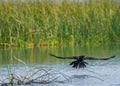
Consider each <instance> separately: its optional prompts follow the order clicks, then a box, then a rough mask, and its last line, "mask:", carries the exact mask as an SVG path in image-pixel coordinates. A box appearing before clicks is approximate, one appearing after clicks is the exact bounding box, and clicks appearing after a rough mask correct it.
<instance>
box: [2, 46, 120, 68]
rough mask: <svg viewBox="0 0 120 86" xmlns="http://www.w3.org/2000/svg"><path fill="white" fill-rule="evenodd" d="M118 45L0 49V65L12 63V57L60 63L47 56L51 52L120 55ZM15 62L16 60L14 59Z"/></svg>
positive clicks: (30, 61) (33, 61)
mask: <svg viewBox="0 0 120 86" xmlns="http://www.w3.org/2000/svg"><path fill="white" fill-rule="evenodd" d="M119 52H120V46H119V45H118V44H117V45H106V46H76V47H71V46H68V47H42V48H19V49H18V48H11V49H1V50H0V66H1V65H5V64H12V63H14V60H13V57H16V58H19V59H21V60H23V61H24V62H25V63H27V64H46V63H53V64H54V63H61V62H64V61H63V60H59V59H56V58H53V57H50V56H49V53H53V54H56V55H60V56H72V55H87V56H94V57H106V56H111V55H117V56H120V53H119ZM15 62H16V61H15Z"/></svg>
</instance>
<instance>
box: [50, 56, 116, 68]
mask: <svg viewBox="0 0 120 86" xmlns="http://www.w3.org/2000/svg"><path fill="white" fill-rule="evenodd" d="M49 55H50V56H53V57H56V58H59V59H75V61H72V62H71V63H70V65H72V67H73V68H85V67H86V65H87V64H88V63H87V62H85V60H109V59H111V58H114V57H115V56H111V57H107V58H94V57H87V56H68V57H62V56H56V55H53V54H49Z"/></svg>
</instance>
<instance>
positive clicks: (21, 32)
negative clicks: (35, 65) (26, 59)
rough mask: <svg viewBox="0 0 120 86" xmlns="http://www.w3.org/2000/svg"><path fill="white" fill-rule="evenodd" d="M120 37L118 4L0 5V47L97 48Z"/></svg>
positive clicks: (30, 3) (20, 3)
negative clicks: (62, 46)
mask: <svg viewBox="0 0 120 86" xmlns="http://www.w3.org/2000/svg"><path fill="white" fill-rule="evenodd" d="M119 37H120V3H119V2H111V1H109V0H105V1H104V0H101V1H90V2H70V1H63V2H59V3H57V2H52V1H47V0H43V1H41V2H39V1H35V2H32V1H27V2H21V1H15V2H13V1H8V2H4V1H3V2H2V1H1V2H0V45H1V46H10V47H11V46H15V47H16V46H17V47H24V46H27V47H31V46H56V45H89V44H93V45H98V44H108V43H117V42H120V38H119Z"/></svg>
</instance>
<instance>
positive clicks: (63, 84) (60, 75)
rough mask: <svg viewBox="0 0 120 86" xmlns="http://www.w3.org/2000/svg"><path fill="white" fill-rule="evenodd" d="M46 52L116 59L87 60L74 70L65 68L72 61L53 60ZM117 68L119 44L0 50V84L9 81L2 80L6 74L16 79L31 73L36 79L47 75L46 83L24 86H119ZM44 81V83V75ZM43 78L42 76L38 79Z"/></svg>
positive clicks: (119, 68)
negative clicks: (83, 65) (12, 75)
mask: <svg viewBox="0 0 120 86" xmlns="http://www.w3.org/2000/svg"><path fill="white" fill-rule="evenodd" d="M49 53H52V54H55V55H58V56H74V55H75V56H78V55H86V56H92V57H98V58H103V57H109V56H112V55H116V58H113V59H110V60H107V61H87V62H88V63H89V64H88V65H87V67H86V68H84V69H74V68H72V67H71V66H69V63H70V62H71V61H72V60H61V59H57V58H54V57H51V56H49ZM119 65H120V44H113V45H101V46H72V47H71V46H64V47H60V46H58V47H41V48H8V49H2V48H1V49H0V76H1V77H0V83H2V82H3V80H6V82H8V81H9V80H8V78H7V79H6V77H9V76H8V74H9V73H12V74H15V75H16V76H17V77H19V78H20V76H26V74H29V75H30V74H31V78H32V79H33V78H35V77H37V76H38V75H39V73H40V74H45V75H47V74H49V81H50V83H46V84H40V83H39V84H38V83H34V84H30V85H28V86H43V85H45V86H120V82H119V80H120V74H119V73H120V67H119ZM40 69H41V70H42V71H41V70H40ZM45 71H47V72H45ZM44 72H45V73H44ZM48 72H49V73H48ZM32 73H33V74H32ZM46 73H47V74H46ZM47 77H48V75H47ZM50 77H52V78H50ZM39 79H41V78H39ZM44 79H45V80H46V79H47V81H48V78H46V76H45V77H44ZM44 79H43V77H42V79H41V80H44Z"/></svg>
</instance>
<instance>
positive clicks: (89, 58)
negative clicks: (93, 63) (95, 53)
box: [84, 56, 115, 60]
mask: <svg viewBox="0 0 120 86" xmlns="http://www.w3.org/2000/svg"><path fill="white" fill-rule="evenodd" d="M111 58H115V56H111V57H107V58H94V57H85V58H84V60H109V59H111Z"/></svg>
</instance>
